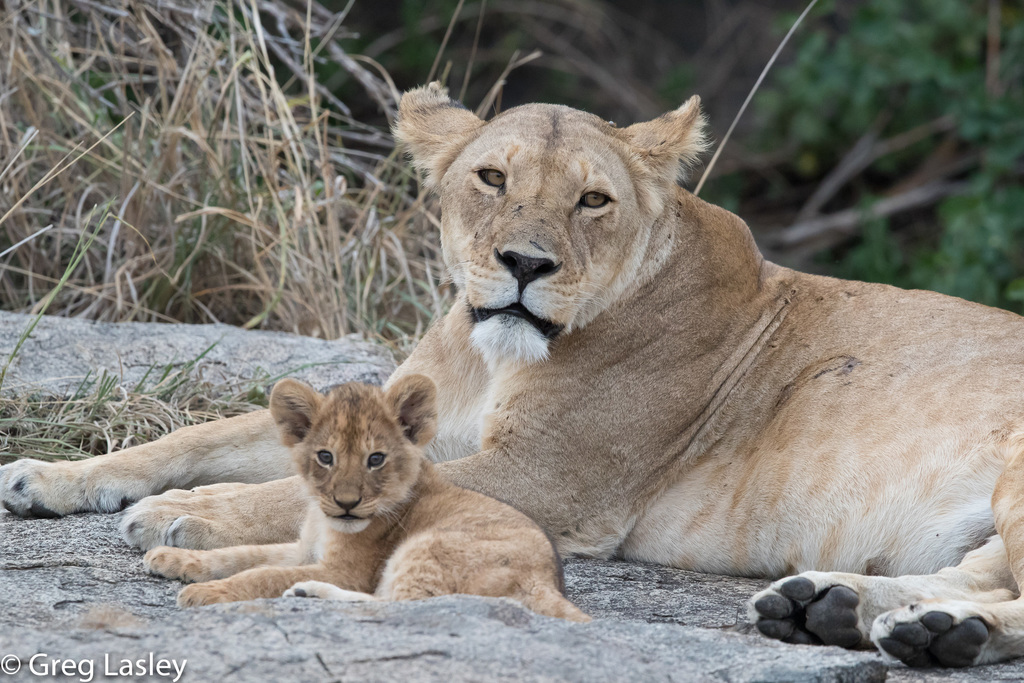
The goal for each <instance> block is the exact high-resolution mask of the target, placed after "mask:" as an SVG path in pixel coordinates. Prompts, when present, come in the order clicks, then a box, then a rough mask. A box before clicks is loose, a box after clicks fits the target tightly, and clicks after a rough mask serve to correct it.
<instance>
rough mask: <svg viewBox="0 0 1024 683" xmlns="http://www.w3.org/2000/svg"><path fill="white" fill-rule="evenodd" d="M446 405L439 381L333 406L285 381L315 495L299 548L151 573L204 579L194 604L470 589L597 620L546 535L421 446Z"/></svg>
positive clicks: (211, 557)
mask: <svg viewBox="0 0 1024 683" xmlns="http://www.w3.org/2000/svg"><path fill="white" fill-rule="evenodd" d="M434 402H435V389H434V385H433V384H432V383H431V382H430V381H429V380H428V379H426V378H425V377H422V376H417V375H412V376H409V377H406V378H405V379H404V380H403V381H401V382H397V383H395V384H394V385H393V386H392V388H391V389H390V390H389V391H388V394H387V395H385V394H384V393H383V392H382V391H381V390H379V389H377V388H374V387H369V386H365V385H346V386H343V387H340V388H337V389H335V390H334V392H332V394H331V395H330V396H328V397H323V396H320V395H319V394H317V393H316V392H314V391H313V390H312V389H310V388H309V387H306V386H304V385H302V384H300V383H299V382H295V381H292V380H285V381H283V382H281V383H280V384H279V385H278V386H277V387H275V389H274V393H273V394H272V396H271V411H272V413H273V414H274V416H275V419H276V420H277V422H278V425H279V427H280V429H281V431H282V436H283V440H284V441H285V443H286V444H288V445H289V446H291V447H292V450H293V456H294V458H295V462H296V466H297V468H298V469H299V471H300V472H302V473H303V478H304V480H305V482H306V484H307V485H308V487H309V489H310V491H311V493H312V500H311V502H310V506H309V510H308V513H307V516H306V522H305V524H304V527H303V531H302V534H301V537H300V539H299V541H298V542H297V543H289V544H277V545H263V546H260V545H257V546H236V547H230V548H221V549H217V550H208V551H199V550H184V549H179V548H169V547H159V548H154V549H153V550H151V551H150V552H149V553H147V555H146V558H145V564H146V567H147V569H148V570H149V571H151V572H153V573H156V574H160V575H163V576H167V577H169V578H177V579H182V580H185V581H199V582H202V583H196V584H194V585H191V586H188V587H186V588H185V589H184V590H183V591H182V592H181V595H180V596H179V600H178V601H179V604H181V605H182V606H194V605H204V604H210V603H216V602H231V601H237V600H251V599H255V598H273V597H280V596H281V595H286V596H299V597H321V598H330V599H338V600H374V599H379V600H417V599H422V598H428V597H433V596H437V595H447V594H451V593H466V594H472V595H482V596H487V597H510V598H513V599H515V600H518V601H519V602H521V603H523V604H524V605H526V606H527V607H529V608H531V609H533V610H534V611H536V612H539V613H541V614H546V615H548V616H554V617H560V618H564V619H571V620H574V621H588V620H589V618H588V617H587V616H586V615H585V614H583V613H582V612H581V611H580V610H579V609H577V608H576V607H575V606H574V605H573V604H572V603H571V602H569V601H568V600H566V599H565V597H563V595H562V589H563V581H562V566H561V560H560V559H559V557H558V553H557V552H556V551H555V549H554V547H553V546H552V544H551V542H550V541H549V539H548V538H547V536H546V535H545V534H544V532H543V531H541V529H540V527H538V526H537V525H536V524H535V523H533V522H532V521H531V520H530V519H529V518H528V517H526V516H525V515H524V514H522V513H521V512H518V511H517V510H515V509H513V508H512V507H510V506H508V505H506V504H504V503H501V502H499V501H497V500H494V499H493V498H488V497H487V496H484V495H482V494H480V493H476V492H474V491H469V490H467V489H463V488H459V487H458V486H455V485H454V484H452V483H450V482H448V481H446V480H445V479H443V478H442V477H441V476H439V475H438V473H437V472H436V471H435V469H434V466H433V465H432V464H431V463H430V461H428V460H427V459H426V458H425V457H424V456H423V454H422V451H421V450H420V446H422V445H425V444H426V443H427V442H429V441H430V439H431V438H432V437H433V435H434V431H435V426H434V425H435V423H436V409H435V407H434ZM376 459H379V461H380V462H379V464H376ZM364 463H365V464H364ZM385 468H390V469H388V470H386V471H385Z"/></svg>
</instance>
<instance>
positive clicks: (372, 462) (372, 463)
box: [366, 453, 387, 469]
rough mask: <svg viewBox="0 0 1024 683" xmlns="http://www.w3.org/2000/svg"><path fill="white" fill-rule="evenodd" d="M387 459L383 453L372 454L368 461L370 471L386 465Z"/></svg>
mask: <svg viewBox="0 0 1024 683" xmlns="http://www.w3.org/2000/svg"><path fill="white" fill-rule="evenodd" d="M386 457H387V456H386V455H384V454H383V453H370V457H369V458H367V459H366V464H367V465H369V467H370V469H373V468H375V467H380V466H381V465H383V464H384V458H386Z"/></svg>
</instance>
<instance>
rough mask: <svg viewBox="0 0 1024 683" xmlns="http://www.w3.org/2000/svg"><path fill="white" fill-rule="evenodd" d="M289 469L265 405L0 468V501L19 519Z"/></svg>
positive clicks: (119, 505) (109, 508) (112, 507)
mask: <svg viewBox="0 0 1024 683" xmlns="http://www.w3.org/2000/svg"><path fill="white" fill-rule="evenodd" d="M291 474H292V470H291V457H290V456H289V453H288V450H287V449H286V448H285V447H284V446H283V445H282V444H281V442H280V438H279V437H278V432H277V428H276V426H275V425H274V420H273V418H271V416H270V411H269V410H260V411H256V412H253V413H249V414H247V415H240V416H238V417H233V418H229V419H225V420H217V421H214V422H208V423H206V424H201V425H196V426H193V427H184V428H182V429H179V430H177V431H176V432H173V433H171V434H168V435H167V436H165V437H163V438H162V439H159V440H157V441H154V442H152V443H147V444H142V445H140V446H134V447H132V448H126V449H125V450H123V451H117V452H115V453H108V454H107V455H100V456H97V457H95V458H90V459H88V460H79V461H74V462H56V463H44V462H39V461H37V460H18V461H15V462H13V463H11V464H9V465H5V466H4V467H2V468H0V503H2V504H3V506H4V507H5V508H7V509H8V510H10V511H11V512H13V513H14V514H16V515H20V516H22V517H30V516H35V517H55V516H61V515H67V514H71V513H74V512H117V511H118V510H121V509H123V508H124V507H125V506H127V505H128V504H130V503H133V502H135V501H137V500H141V499H143V498H145V497H146V496H150V495H153V494H155V493H160V492H161V491H166V490H168V489H174V488H189V487H193V486H201V485H204V484H213V483H217V482H228V481H231V482H247V483H258V482H266V481H272V480H274V479H280V478H282V477H287V476H290V475H291Z"/></svg>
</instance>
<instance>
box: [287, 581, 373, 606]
mask: <svg viewBox="0 0 1024 683" xmlns="http://www.w3.org/2000/svg"><path fill="white" fill-rule="evenodd" d="M281 597H282V598H320V599H321V600H345V601H348V602H366V601H369V600H374V599H375V598H374V597H373V596H372V595H370V594H369V593H359V592H357V591H347V590H345V589H343V588H338V587H337V586H335V585H333V584H330V583H324V582H323V581H300V582H299V583H297V584H295V585H294V586H292V587H291V588H289V589H288V590H286V591H285V592H284V593H283V594H282V595H281Z"/></svg>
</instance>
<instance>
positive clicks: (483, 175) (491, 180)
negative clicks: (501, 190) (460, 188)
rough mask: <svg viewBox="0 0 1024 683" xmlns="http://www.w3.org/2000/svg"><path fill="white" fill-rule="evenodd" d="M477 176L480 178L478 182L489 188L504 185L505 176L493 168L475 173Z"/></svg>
mask: <svg viewBox="0 0 1024 683" xmlns="http://www.w3.org/2000/svg"><path fill="white" fill-rule="evenodd" d="M477 175H478V176H480V180H482V181H484V182H485V183H487V184H488V185H490V186H491V187H501V186H502V185H504V184H505V174H504V173H502V172H501V171H496V170H495V169H493V168H485V169H484V170H482V171H480V172H479V173H477Z"/></svg>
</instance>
